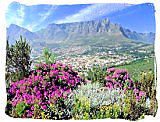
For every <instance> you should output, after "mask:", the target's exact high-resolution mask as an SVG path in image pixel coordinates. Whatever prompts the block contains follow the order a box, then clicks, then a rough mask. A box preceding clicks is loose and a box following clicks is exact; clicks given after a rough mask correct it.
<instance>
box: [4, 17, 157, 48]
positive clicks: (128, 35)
mask: <svg viewBox="0 0 160 122" xmlns="http://www.w3.org/2000/svg"><path fill="white" fill-rule="evenodd" d="M20 35H22V36H23V37H26V38H27V40H29V41H31V42H45V43H47V44H57V45H61V46H69V45H106V46H108V45H120V44H123V43H132V42H134V41H135V42H144V43H148V42H149V43H153V42H154V36H155V34H154V33H137V32H132V31H130V30H129V29H125V28H123V27H121V26H119V25H118V24H113V23H111V22H110V21H109V20H108V19H102V20H93V21H85V22H75V23H66V24H50V25H48V26H47V27H46V28H44V29H41V30H40V31H37V32H30V31H28V30H27V29H25V28H21V27H19V26H17V25H11V26H10V27H9V28H8V29H7V36H9V40H11V42H12V43H13V42H14V41H15V40H17V39H18V38H19V36H20Z"/></svg>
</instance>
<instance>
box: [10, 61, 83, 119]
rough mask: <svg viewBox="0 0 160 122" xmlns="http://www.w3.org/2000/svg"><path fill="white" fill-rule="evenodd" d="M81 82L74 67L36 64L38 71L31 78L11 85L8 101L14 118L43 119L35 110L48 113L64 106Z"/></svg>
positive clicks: (31, 73)
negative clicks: (52, 107) (72, 91)
mask: <svg viewBox="0 0 160 122" xmlns="http://www.w3.org/2000/svg"><path fill="white" fill-rule="evenodd" d="M81 82H83V80H82V79H81V78H80V77H79V76H78V73H77V72H75V71H73V70H72V67H71V66H67V65H64V64H61V63H56V64H52V65H49V64H37V65H36V70H33V71H32V72H30V75H29V77H28V78H24V79H23V80H20V81H17V82H12V84H11V87H10V89H8V98H9V100H10V101H11V103H12V107H13V110H12V112H11V114H12V116H14V117H33V116H34V118H42V116H40V115H39V113H37V112H36V111H37V110H36V107H38V109H40V110H38V112H40V111H43V112H45V111H48V109H50V108H49V107H50V105H51V106H55V104H57V105H59V106H63V100H64V99H66V97H67V94H68V93H70V92H71V90H72V89H74V88H76V87H77V85H80V84H81ZM61 104H62V105H61ZM57 108H59V107H57ZM51 112H52V111H51ZM53 114H55V113H53ZM45 115H46V113H45ZM53 116H54V115H52V116H51V118H52V117H53ZM52 119H53V118H52ZM61 119H62V118H61Z"/></svg>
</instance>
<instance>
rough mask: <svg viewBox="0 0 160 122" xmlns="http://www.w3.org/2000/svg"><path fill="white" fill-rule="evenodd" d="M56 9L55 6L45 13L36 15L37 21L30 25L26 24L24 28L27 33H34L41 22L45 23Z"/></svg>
mask: <svg viewBox="0 0 160 122" xmlns="http://www.w3.org/2000/svg"><path fill="white" fill-rule="evenodd" d="M56 9H57V6H54V5H53V6H52V7H51V8H50V9H49V10H48V11H47V12H46V13H38V15H39V16H40V18H39V20H37V21H36V22H34V23H32V24H28V25H26V26H25V28H27V29H28V30H29V31H34V30H35V29H36V27H37V26H38V25H40V24H41V23H42V22H43V21H45V20H46V19H47V18H48V17H49V16H50V15H51V14H52V13H53V12H54V11H55V10H56Z"/></svg>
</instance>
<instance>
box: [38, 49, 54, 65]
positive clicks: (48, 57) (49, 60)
mask: <svg viewBox="0 0 160 122" xmlns="http://www.w3.org/2000/svg"><path fill="white" fill-rule="evenodd" d="M55 61H56V59H55V54H53V53H51V52H49V49H48V48H44V49H43V55H42V56H41V57H40V59H39V61H38V63H42V62H44V63H46V64H54V63H55Z"/></svg>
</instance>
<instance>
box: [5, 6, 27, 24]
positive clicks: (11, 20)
mask: <svg viewBox="0 0 160 122" xmlns="http://www.w3.org/2000/svg"><path fill="white" fill-rule="evenodd" d="M24 16H25V7H24V6H22V5H21V6H20V8H18V9H17V10H15V11H13V10H12V9H9V8H8V10H7V13H6V21H7V26H9V25H10V24H16V25H19V26H22V25H23V22H24Z"/></svg>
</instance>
